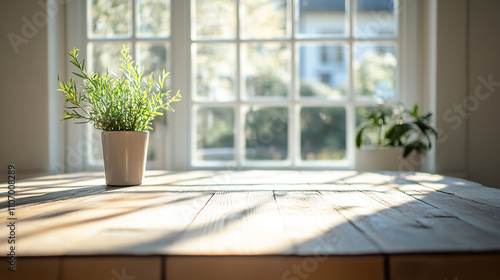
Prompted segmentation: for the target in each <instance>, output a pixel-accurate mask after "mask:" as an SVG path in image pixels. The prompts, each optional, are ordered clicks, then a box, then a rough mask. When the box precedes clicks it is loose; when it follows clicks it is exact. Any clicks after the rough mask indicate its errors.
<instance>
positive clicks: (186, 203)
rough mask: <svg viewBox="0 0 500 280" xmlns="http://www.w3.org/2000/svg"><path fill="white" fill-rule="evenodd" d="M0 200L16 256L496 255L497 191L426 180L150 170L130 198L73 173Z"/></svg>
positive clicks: (499, 240)
mask: <svg viewBox="0 0 500 280" xmlns="http://www.w3.org/2000/svg"><path fill="white" fill-rule="evenodd" d="M1 190H3V191H2V193H1V194H0V205H1V206H0V210H1V211H0V220H2V221H7V220H8V219H9V218H11V219H12V218H14V219H17V220H15V221H16V224H17V231H16V238H17V239H16V240H17V244H19V245H18V247H17V251H16V254H17V256H20V257H23V256H24V257H26V256H35V257H36V256H99V255H102V256H110V255H112V256H121V255H123V256H198V257H200V256H261V257H265V256H274V257H276V256H321V255H329V256H359V257H370V256H388V255H390V256H392V255H394V256H398V255H401V254H424V253H427V254H432V253H453V254H465V253H487V254H496V255H498V252H500V189H494V188H488V187H485V186H482V185H480V184H477V183H474V182H470V181H467V180H463V179H458V178H451V177H443V176H440V175H433V174H427V173H411V172H410V173H401V172H356V171H284V170H281V171H279V170H278V171H262V170H249V171H189V172H169V171H148V173H147V178H146V180H145V184H143V185H141V186H132V187H109V186H106V185H105V184H104V178H103V173H100V172H97V173H89V172H86V173H73V174H64V175H55V176H45V177H37V178H33V179H29V180H23V181H19V182H17V183H16V194H15V195H14V197H15V201H16V205H15V210H14V213H12V214H13V215H9V212H8V209H7V207H8V197H7V194H6V192H7V185H5V184H3V185H1ZM8 236H9V229H8V227H5V226H2V227H0V248H8V246H9V245H8V244H7V241H8V239H7V238H6V237H8ZM2 255H4V253H3V251H2ZM497 260H499V259H497ZM109 278H111V277H108V279H109ZM172 279H173V278H172ZM290 279H294V278H290Z"/></svg>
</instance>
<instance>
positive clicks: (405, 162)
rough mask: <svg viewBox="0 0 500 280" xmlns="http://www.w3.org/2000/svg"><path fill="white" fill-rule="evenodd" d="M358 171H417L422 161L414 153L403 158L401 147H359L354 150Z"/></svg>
mask: <svg viewBox="0 0 500 280" xmlns="http://www.w3.org/2000/svg"><path fill="white" fill-rule="evenodd" d="M355 154H356V170H358V171H378V170H380V171H418V170H420V167H421V165H422V160H421V158H420V156H419V155H418V154H416V153H415V152H413V153H411V154H410V155H409V156H408V157H407V158H406V159H404V158H403V147H383V148H380V147H370V146H369V147H366V146H365V147H361V149H356V153H355Z"/></svg>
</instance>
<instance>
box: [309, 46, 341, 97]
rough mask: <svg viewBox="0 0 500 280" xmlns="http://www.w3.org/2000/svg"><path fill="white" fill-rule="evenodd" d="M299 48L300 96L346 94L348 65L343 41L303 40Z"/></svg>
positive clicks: (339, 95)
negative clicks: (330, 42) (319, 41)
mask: <svg viewBox="0 0 500 280" xmlns="http://www.w3.org/2000/svg"><path fill="white" fill-rule="evenodd" d="M299 51H300V55H299V63H300V65H299V72H300V79H299V81H300V96H301V97H307V96H314V97H323V98H342V97H344V96H346V94H347V83H348V70H347V69H348V68H347V59H346V57H347V55H346V47H345V46H344V45H338V44H326V43H325V44H303V45H301V46H300V48H299Z"/></svg>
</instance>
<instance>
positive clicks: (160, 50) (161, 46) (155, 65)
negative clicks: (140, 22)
mask: <svg viewBox="0 0 500 280" xmlns="http://www.w3.org/2000/svg"><path fill="white" fill-rule="evenodd" d="M137 54H138V61H139V63H140V65H141V67H142V69H143V70H144V75H149V74H150V73H151V72H153V78H154V79H155V80H156V79H158V75H161V74H162V71H163V69H165V71H167V72H168V71H169V70H168V66H167V54H168V44H167V43H163V42H140V43H137Z"/></svg>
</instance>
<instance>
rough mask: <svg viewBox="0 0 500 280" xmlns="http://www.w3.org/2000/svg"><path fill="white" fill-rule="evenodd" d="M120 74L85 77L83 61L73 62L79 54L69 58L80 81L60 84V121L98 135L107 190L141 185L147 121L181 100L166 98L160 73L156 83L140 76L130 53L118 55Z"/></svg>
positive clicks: (86, 75) (74, 52) (164, 85)
mask: <svg viewBox="0 0 500 280" xmlns="http://www.w3.org/2000/svg"><path fill="white" fill-rule="evenodd" d="M121 54H122V59H121V61H122V64H121V69H120V70H121V71H122V75H121V76H117V75H114V74H111V73H109V71H107V72H106V73H105V74H104V75H99V74H97V73H92V72H87V71H86V70H85V60H83V61H81V62H80V61H79V60H78V49H77V48H74V49H73V51H71V52H70V53H69V55H70V61H71V63H72V64H73V65H75V66H76V68H77V69H78V73H77V72H73V74H74V75H76V76H77V77H79V78H81V79H82V83H81V84H80V85H78V86H77V84H76V82H75V80H74V79H71V80H70V81H69V82H61V81H60V80H59V84H60V89H59V91H62V92H63V93H64V95H65V98H66V105H65V110H64V114H65V117H64V119H63V120H68V119H77V120H81V121H80V122H77V123H90V124H93V126H94V127H95V128H96V129H99V130H102V145H103V155H104V170H105V177H106V184H107V185H112V186H132V185H140V184H142V182H143V179H144V170H145V167H146V156H147V147H148V140H149V139H148V138H149V132H148V130H149V129H152V127H151V121H152V120H153V119H154V118H155V117H156V116H158V115H162V114H163V111H174V110H173V108H172V107H171V106H170V103H172V102H176V101H180V100H181V94H180V92H179V91H178V92H177V93H176V94H174V95H170V90H167V89H166V83H165V80H166V78H167V77H168V75H169V73H166V72H165V70H163V73H162V75H160V76H159V77H158V80H157V81H155V79H154V77H153V74H152V73H151V74H150V75H148V76H145V75H144V72H143V71H142V70H141V68H140V66H139V65H138V64H137V63H136V62H135V61H133V60H132V56H131V55H130V51H129V49H127V48H126V47H125V46H123V49H122V51H121Z"/></svg>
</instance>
